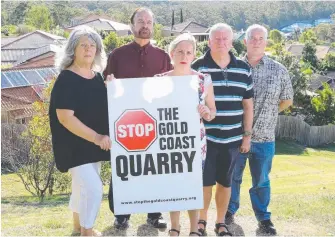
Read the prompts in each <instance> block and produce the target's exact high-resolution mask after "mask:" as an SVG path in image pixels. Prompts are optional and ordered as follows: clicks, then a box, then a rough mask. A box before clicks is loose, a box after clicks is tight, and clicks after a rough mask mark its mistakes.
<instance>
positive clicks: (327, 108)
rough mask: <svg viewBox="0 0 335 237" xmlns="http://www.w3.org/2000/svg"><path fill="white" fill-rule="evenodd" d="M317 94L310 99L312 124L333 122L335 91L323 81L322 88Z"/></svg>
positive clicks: (319, 124) (334, 115) (318, 124)
mask: <svg viewBox="0 0 335 237" xmlns="http://www.w3.org/2000/svg"><path fill="white" fill-rule="evenodd" d="M317 94H318V95H317V96H316V97H314V98H313V99H312V100H311V104H312V108H313V110H314V120H313V121H314V124H315V125H317V126H321V125H328V124H335V91H334V90H332V89H331V88H330V86H329V85H328V84H327V83H323V90H319V91H317Z"/></svg>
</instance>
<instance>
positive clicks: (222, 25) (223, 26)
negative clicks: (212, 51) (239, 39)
mask: <svg viewBox="0 0 335 237" xmlns="http://www.w3.org/2000/svg"><path fill="white" fill-rule="evenodd" d="M222 30H228V31H230V33H231V36H232V38H234V32H233V29H232V28H231V26H230V25H228V24H225V23H217V24H215V25H213V26H212V27H211V28H210V30H209V38H210V39H212V37H213V34H214V32H217V31H222Z"/></svg>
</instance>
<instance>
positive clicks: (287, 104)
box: [279, 100, 293, 113]
mask: <svg viewBox="0 0 335 237" xmlns="http://www.w3.org/2000/svg"><path fill="white" fill-rule="evenodd" d="M292 104H293V100H281V101H280V102H279V113H280V112H282V111H283V110H285V109H287V108H288V107H290V106H291V105H292Z"/></svg>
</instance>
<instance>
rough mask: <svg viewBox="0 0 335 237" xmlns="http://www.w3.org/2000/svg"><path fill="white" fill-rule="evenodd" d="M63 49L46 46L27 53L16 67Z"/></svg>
mask: <svg viewBox="0 0 335 237" xmlns="http://www.w3.org/2000/svg"><path fill="white" fill-rule="evenodd" d="M60 49H61V48H60V47H59V46H57V45H53V44H51V45H46V46H43V47H40V48H37V49H35V50H32V51H30V52H27V53H25V54H24V55H23V56H22V57H20V58H19V59H18V60H17V61H16V62H15V65H18V64H21V63H23V62H25V61H28V60H30V59H32V58H35V57H38V56H40V55H43V54H45V53H48V52H55V53H56V52H58V51H59V50H60Z"/></svg>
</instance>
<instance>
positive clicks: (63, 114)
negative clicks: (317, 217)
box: [56, 109, 111, 150]
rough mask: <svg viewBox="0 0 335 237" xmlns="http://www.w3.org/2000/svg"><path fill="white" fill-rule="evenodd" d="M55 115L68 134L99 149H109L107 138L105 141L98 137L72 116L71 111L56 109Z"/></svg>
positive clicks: (104, 137) (102, 137)
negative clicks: (70, 133)
mask: <svg viewBox="0 0 335 237" xmlns="http://www.w3.org/2000/svg"><path fill="white" fill-rule="evenodd" d="M56 113H57V118H58V120H59V122H60V123H61V124H62V125H63V126H64V127H65V128H66V129H68V130H69V131H70V132H72V133H73V134H75V135H77V136H78V137H81V138H83V139H85V140H87V141H89V142H92V143H94V144H96V145H98V146H100V147H101V149H104V150H108V149H110V147H111V144H110V140H109V138H108V139H107V138H106V137H107V136H103V135H100V134H98V133H97V132H95V131H94V130H93V129H91V128H89V127H87V126H86V125H85V124H83V123H82V122H81V121H80V120H79V119H78V118H77V117H76V116H74V111H73V110H69V109H56ZM107 140H108V141H107Z"/></svg>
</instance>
